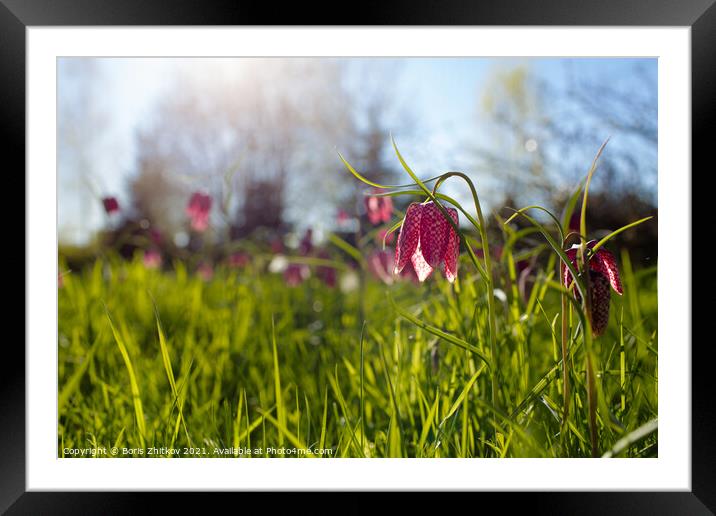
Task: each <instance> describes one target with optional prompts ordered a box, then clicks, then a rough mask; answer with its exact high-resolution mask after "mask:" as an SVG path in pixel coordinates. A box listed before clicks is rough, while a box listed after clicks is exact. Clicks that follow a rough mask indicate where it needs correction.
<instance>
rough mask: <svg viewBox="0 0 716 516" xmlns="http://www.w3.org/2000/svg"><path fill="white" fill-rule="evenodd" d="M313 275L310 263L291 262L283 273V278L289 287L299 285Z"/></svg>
mask: <svg viewBox="0 0 716 516" xmlns="http://www.w3.org/2000/svg"><path fill="white" fill-rule="evenodd" d="M310 275H311V271H310V270H309V268H308V265H305V264H302V263H290V264H289V265H288V267H286V270H285V271H284V273H283V279H284V281H285V282H286V285H287V286H289V287H297V286H299V285H300V284H301V283H303V282H304V281H305V280H307V279H308V277H309V276H310Z"/></svg>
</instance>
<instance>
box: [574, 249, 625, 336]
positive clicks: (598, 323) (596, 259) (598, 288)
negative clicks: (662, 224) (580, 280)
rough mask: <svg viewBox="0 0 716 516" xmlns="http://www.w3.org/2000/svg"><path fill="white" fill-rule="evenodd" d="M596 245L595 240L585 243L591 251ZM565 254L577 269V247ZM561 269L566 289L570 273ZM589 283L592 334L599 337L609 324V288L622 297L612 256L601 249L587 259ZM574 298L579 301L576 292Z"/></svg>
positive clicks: (615, 263)
mask: <svg viewBox="0 0 716 516" xmlns="http://www.w3.org/2000/svg"><path fill="white" fill-rule="evenodd" d="M596 243H597V241H596V240H591V241H589V242H587V248H588V249H592V248H593V247H594V246H595V245H596ZM565 253H566V254H567V258H569V260H570V261H571V262H572V265H574V267H575V268H577V267H578V266H579V265H578V262H579V259H578V256H579V245H578V244H575V245H573V246H572V247H571V248H569V249H567V250H566V251H565ZM563 269H564V273H563V276H562V282H563V284H564V286H565V287H566V288H569V287H570V285H571V284H572V273H571V272H569V269H568V268H567V267H563ZM589 282H590V285H589V286H590V298H591V306H592V313H591V314H590V318H591V323H592V334H593V335H594V336H595V337H599V336H600V335H602V334H603V333H604V330H606V329H607V324H608V323H609V302H610V292H609V287H610V286H611V288H613V289H614V291H615V292H616V293H617V294H619V295H622V293H623V292H624V291H623V290H622V284H621V281H620V279H619V269H618V268H617V262H616V260H615V259H614V255H613V254H612V253H610V252H609V251H607V250H606V249H604V248H603V247H602V248H599V249H598V250H597V252H596V253H594V254H593V255H592V256H591V258H589ZM575 297H576V298H577V301H581V296H580V295H579V292H578V291H576V290H575Z"/></svg>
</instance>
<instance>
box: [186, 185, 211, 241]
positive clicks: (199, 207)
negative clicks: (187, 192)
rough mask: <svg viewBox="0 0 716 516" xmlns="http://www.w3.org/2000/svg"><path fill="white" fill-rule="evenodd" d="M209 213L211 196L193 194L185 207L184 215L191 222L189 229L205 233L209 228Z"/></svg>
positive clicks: (199, 193)
mask: <svg viewBox="0 0 716 516" xmlns="http://www.w3.org/2000/svg"><path fill="white" fill-rule="evenodd" d="M210 212H211V196H209V195H207V194H204V193H201V192H194V193H193V194H192V196H191V198H190V199H189V204H188V205H187V207H186V214H187V215H188V216H189V219H190V221H191V227H192V229H194V230H195V231H199V232H202V231H205V230H206V228H207V227H209V213H210Z"/></svg>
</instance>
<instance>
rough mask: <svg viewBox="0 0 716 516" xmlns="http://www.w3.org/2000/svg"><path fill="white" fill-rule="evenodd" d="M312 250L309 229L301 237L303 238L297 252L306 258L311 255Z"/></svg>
mask: <svg viewBox="0 0 716 516" xmlns="http://www.w3.org/2000/svg"><path fill="white" fill-rule="evenodd" d="M312 250H313V230H312V229H311V228H308V229H307V230H306V232H305V233H304V235H303V238H302V239H301V242H300V243H299V245H298V252H299V253H301V255H302V256H306V255H308V254H310V253H311V251H312Z"/></svg>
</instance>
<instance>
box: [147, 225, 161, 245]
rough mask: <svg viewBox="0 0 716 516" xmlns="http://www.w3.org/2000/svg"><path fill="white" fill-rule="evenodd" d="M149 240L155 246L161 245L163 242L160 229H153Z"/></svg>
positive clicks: (150, 231)
mask: <svg viewBox="0 0 716 516" xmlns="http://www.w3.org/2000/svg"><path fill="white" fill-rule="evenodd" d="M149 238H150V240H151V241H152V242H153V243H154V244H155V245H160V244H161V243H162V240H163V239H164V238H163V237H162V233H161V232H160V231H159V230H158V229H154V228H151V229H150V230H149Z"/></svg>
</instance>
